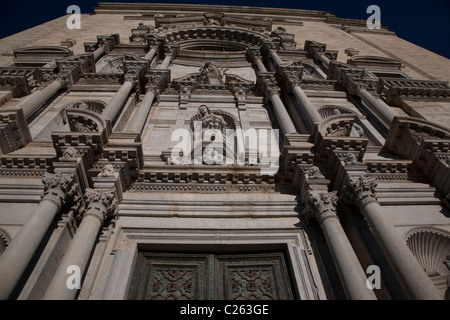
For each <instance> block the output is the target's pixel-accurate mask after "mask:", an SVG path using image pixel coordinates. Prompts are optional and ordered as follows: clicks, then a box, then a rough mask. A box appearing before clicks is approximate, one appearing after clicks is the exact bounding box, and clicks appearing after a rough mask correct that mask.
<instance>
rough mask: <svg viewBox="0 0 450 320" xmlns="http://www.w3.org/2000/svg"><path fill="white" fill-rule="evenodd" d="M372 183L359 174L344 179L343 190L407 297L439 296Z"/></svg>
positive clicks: (437, 298) (434, 298)
mask: <svg viewBox="0 0 450 320" xmlns="http://www.w3.org/2000/svg"><path fill="white" fill-rule="evenodd" d="M376 185H377V184H376V182H375V180H369V179H365V178H363V177H362V176H359V177H358V178H351V179H349V180H348V183H347V186H346V190H347V193H348V195H349V196H350V197H351V199H353V201H354V202H355V203H356V204H357V206H358V207H359V209H360V211H361V213H362V214H363V215H364V217H365V218H366V221H367V223H368V224H369V226H370V229H371V230H372V232H373V234H374V235H375V238H376V239H377V241H378V243H379V244H380V247H381V249H382V250H383V252H384V254H385V256H386V258H387V259H388V261H389V264H390V265H391V267H392V269H393V270H394V272H395V274H396V276H397V278H398V279H399V282H400V284H401V286H402V288H403V289H404V291H405V293H406V294H407V296H408V297H409V298H410V299H417V300H429V299H432V300H439V299H441V297H439V295H438V293H437V291H436V288H435V286H434V284H433V282H432V281H431V280H430V279H429V278H428V275H427V274H426V273H425V271H424V270H423V269H422V268H421V266H420V265H419V263H418V261H417V259H416V257H415V256H414V254H413V253H412V252H411V250H410V249H409V248H408V246H407V245H406V242H405V241H404V240H403V239H402V238H401V237H400V234H399V231H398V230H396V229H395V227H394V226H393V225H392V223H391V222H390V221H389V220H388V219H387V218H386V216H385V215H384V214H383V212H382V210H381V207H380V204H379V203H378V201H377V198H376V195H375V187H376Z"/></svg>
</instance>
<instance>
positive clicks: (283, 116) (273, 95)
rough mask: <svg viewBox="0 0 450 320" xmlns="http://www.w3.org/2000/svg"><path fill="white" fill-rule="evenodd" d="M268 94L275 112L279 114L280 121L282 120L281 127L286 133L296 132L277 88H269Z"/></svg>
mask: <svg viewBox="0 0 450 320" xmlns="http://www.w3.org/2000/svg"><path fill="white" fill-rule="evenodd" d="M267 94H268V95H269V98H270V101H271V102H272V105H273V107H274V109H275V113H276V114H277V118H278V121H279V122H280V126H281V129H282V130H283V132H284V133H285V134H286V133H296V132H297V130H296V129H295V126H294V123H293V122H292V120H291V117H290V116H289V113H288V112H287V110H286V107H285V106H284V104H283V102H282V101H281V99H280V96H279V95H278V91H277V90H271V89H267Z"/></svg>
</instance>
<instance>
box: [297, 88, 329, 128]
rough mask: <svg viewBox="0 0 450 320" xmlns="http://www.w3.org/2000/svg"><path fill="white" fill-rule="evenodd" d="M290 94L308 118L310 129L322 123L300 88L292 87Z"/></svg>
mask: <svg viewBox="0 0 450 320" xmlns="http://www.w3.org/2000/svg"><path fill="white" fill-rule="evenodd" d="M292 92H293V93H294V95H295V97H296V98H297V100H298V102H299V103H300V106H301V107H302V110H303V111H304V112H305V115H306V117H307V118H308V121H309V124H310V128H311V130H312V128H313V127H314V124H315V123H320V122H321V121H322V117H321V116H320V114H319V112H318V111H317V109H316V108H315V107H314V106H313V105H312V103H311V101H309V99H308V96H307V95H306V94H305V92H303V90H302V88H300V86H299V85H298V84H295V85H294V86H293V89H292Z"/></svg>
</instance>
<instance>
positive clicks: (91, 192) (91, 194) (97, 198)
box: [84, 188, 119, 222]
mask: <svg viewBox="0 0 450 320" xmlns="http://www.w3.org/2000/svg"><path fill="white" fill-rule="evenodd" d="M84 197H85V199H86V205H87V213H86V215H89V214H91V215H94V216H95V217H97V218H98V219H100V221H102V222H103V221H104V220H106V219H107V218H109V217H114V216H116V215H117V213H118V212H119V209H118V206H117V201H116V198H115V194H114V190H107V191H105V190H97V189H91V188H88V189H86V192H85V194H84Z"/></svg>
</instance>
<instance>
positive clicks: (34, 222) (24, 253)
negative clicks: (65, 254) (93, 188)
mask: <svg viewBox="0 0 450 320" xmlns="http://www.w3.org/2000/svg"><path fill="white" fill-rule="evenodd" d="M42 181H43V183H44V185H45V189H44V196H43V198H42V200H41V201H40V202H39V205H38V206H37V208H36V209H35V210H34V211H33V213H32V214H31V217H30V219H29V220H28V221H27V222H26V223H25V224H24V225H23V226H22V228H21V229H20V231H19V233H18V234H17V235H16V236H15V237H14V239H13V241H12V242H11V244H10V245H9V246H8V247H7V249H6V250H5V252H4V253H3V254H2V255H1V256H0V299H2V300H4V299H8V297H9V296H10V295H11V293H12V292H13V290H14V288H15V286H16V285H17V283H18V281H19V280H20V278H21V276H22V274H23V273H24V271H25V269H26V268H27V266H28V264H29V262H30V261H31V258H32V257H33V255H34V253H35V251H36V249H37V248H38V246H39V244H40V243H41V241H42V239H43V238H44V235H45V233H46V232H47V230H48V228H49V227H50V225H51V223H52V221H53V219H54V218H55V216H56V215H57V214H58V212H59V211H60V209H61V207H62V206H63V205H64V204H65V202H66V200H67V199H68V198H70V197H72V196H73V195H74V194H75V192H76V190H77V185H76V184H75V183H74V176H73V175H63V174H61V173H58V174H51V173H46V174H45V175H44V178H43V179H42Z"/></svg>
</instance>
